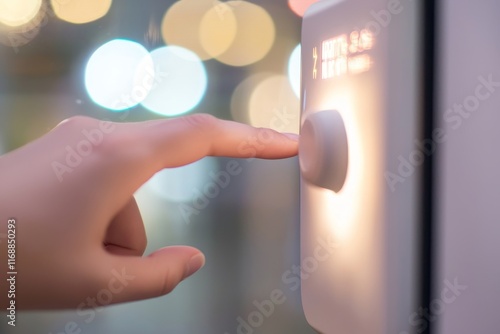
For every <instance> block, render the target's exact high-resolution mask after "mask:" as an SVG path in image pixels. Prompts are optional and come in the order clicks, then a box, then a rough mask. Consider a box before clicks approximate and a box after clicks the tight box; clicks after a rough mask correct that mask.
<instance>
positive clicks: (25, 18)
mask: <svg viewBox="0 0 500 334" xmlns="http://www.w3.org/2000/svg"><path fill="white" fill-rule="evenodd" d="M41 7H42V0H0V23H2V24H4V25H7V26H10V27H19V26H22V25H24V24H26V23H28V22H30V21H31V20H32V19H33V18H35V17H36V16H37V14H38V12H39V11H40V8H41Z"/></svg>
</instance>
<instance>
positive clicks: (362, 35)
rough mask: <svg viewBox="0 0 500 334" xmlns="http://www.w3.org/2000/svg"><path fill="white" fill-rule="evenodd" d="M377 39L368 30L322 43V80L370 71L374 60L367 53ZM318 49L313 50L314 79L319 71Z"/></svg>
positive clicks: (354, 32)
mask: <svg viewBox="0 0 500 334" xmlns="http://www.w3.org/2000/svg"><path fill="white" fill-rule="evenodd" d="M374 43H375V38H374V36H373V34H372V33H371V32H370V31H369V30H366V29H363V30H361V31H358V30H354V31H352V32H351V33H350V34H349V35H347V34H343V35H339V36H336V37H333V38H330V39H327V40H324V41H323V42H322V43H321V78H322V79H331V78H335V77H340V76H343V75H345V74H358V73H362V72H366V71H368V70H369V69H370V68H371V66H372V58H371V56H370V55H369V54H367V53H365V52H366V51H369V50H371V49H372V48H373V45H374ZM317 50H318V48H317V47H314V48H313V53H312V54H313V61H314V65H313V71H312V72H313V79H316V77H317V71H318V56H319V55H318V51H317Z"/></svg>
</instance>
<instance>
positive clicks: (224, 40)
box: [199, 2, 238, 57]
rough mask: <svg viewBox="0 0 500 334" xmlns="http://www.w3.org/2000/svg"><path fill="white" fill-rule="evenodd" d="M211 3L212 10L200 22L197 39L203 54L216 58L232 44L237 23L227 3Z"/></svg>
mask: <svg viewBox="0 0 500 334" xmlns="http://www.w3.org/2000/svg"><path fill="white" fill-rule="evenodd" d="M213 3H214V5H213V6H212V8H211V9H210V10H209V11H208V12H207V13H206V14H205V15H204V16H203V19H202V20H201V23H200V31H199V38H200V42H201V46H202V47H203V49H204V50H205V52H206V53H207V54H208V55H210V57H217V56H220V55H221V54H223V53H224V52H226V51H227V50H228V49H229V47H230V46H231V45H232V44H233V42H234V40H235V38H236V33H237V31H238V22H237V21H236V16H235V15H234V12H233V11H232V10H231V7H230V6H229V5H228V4H227V3H218V2H213Z"/></svg>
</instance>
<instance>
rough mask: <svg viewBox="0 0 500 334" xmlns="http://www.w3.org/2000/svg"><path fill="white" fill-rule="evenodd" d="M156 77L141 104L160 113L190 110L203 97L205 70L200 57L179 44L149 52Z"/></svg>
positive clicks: (205, 78) (177, 112)
mask: <svg viewBox="0 0 500 334" xmlns="http://www.w3.org/2000/svg"><path fill="white" fill-rule="evenodd" d="M151 57H152V60H153V64H154V68H155V70H156V79H155V83H154V87H153V88H152V89H151V91H150V93H149V95H148V96H147V97H146V99H145V100H144V101H142V105H143V106H144V107H145V108H146V109H148V110H150V111H152V112H155V113H157V114H160V115H163V116H175V115H180V114H183V113H186V112H188V111H191V110H192V109H193V108H195V107H196V106H197V105H198V104H199V103H200V101H201V100H202V99H203V96H204V95H205V92H206V89H207V83H208V79H207V73H206V70H205V66H204V65H203V63H202V61H201V59H200V58H199V57H198V56H197V55H196V54H195V53H194V52H192V51H190V50H187V49H185V48H182V47H180V46H165V47H161V48H159V49H156V50H154V51H153V52H151Z"/></svg>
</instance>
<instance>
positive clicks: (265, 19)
mask: <svg viewBox="0 0 500 334" xmlns="http://www.w3.org/2000/svg"><path fill="white" fill-rule="evenodd" d="M223 8H225V10H224V11H222V12H220V13H219V15H220V19H221V20H224V19H225V18H226V17H231V15H234V16H235V17H236V21H237V28H238V29H237V32H236V37H235V39H234V41H233V43H232V44H231V46H230V47H229V49H228V50H227V51H226V52H224V53H223V54H221V55H219V56H218V57H216V59H217V60H219V61H220V62H222V63H224V64H227V65H231V66H246V65H250V64H253V63H255V62H257V61H259V60H261V59H262V58H264V57H265V56H266V55H267V54H268V53H269V51H270V50H271V47H272V46H273V44H274V41H275V37H276V29H275V25H274V22H273V19H272V18H271V16H270V15H269V13H268V12H267V11H266V10H265V9H264V8H262V7H260V6H258V5H256V4H252V3H250V2H247V1H227V2H225V3H224V7H223Z"/></svg>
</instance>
